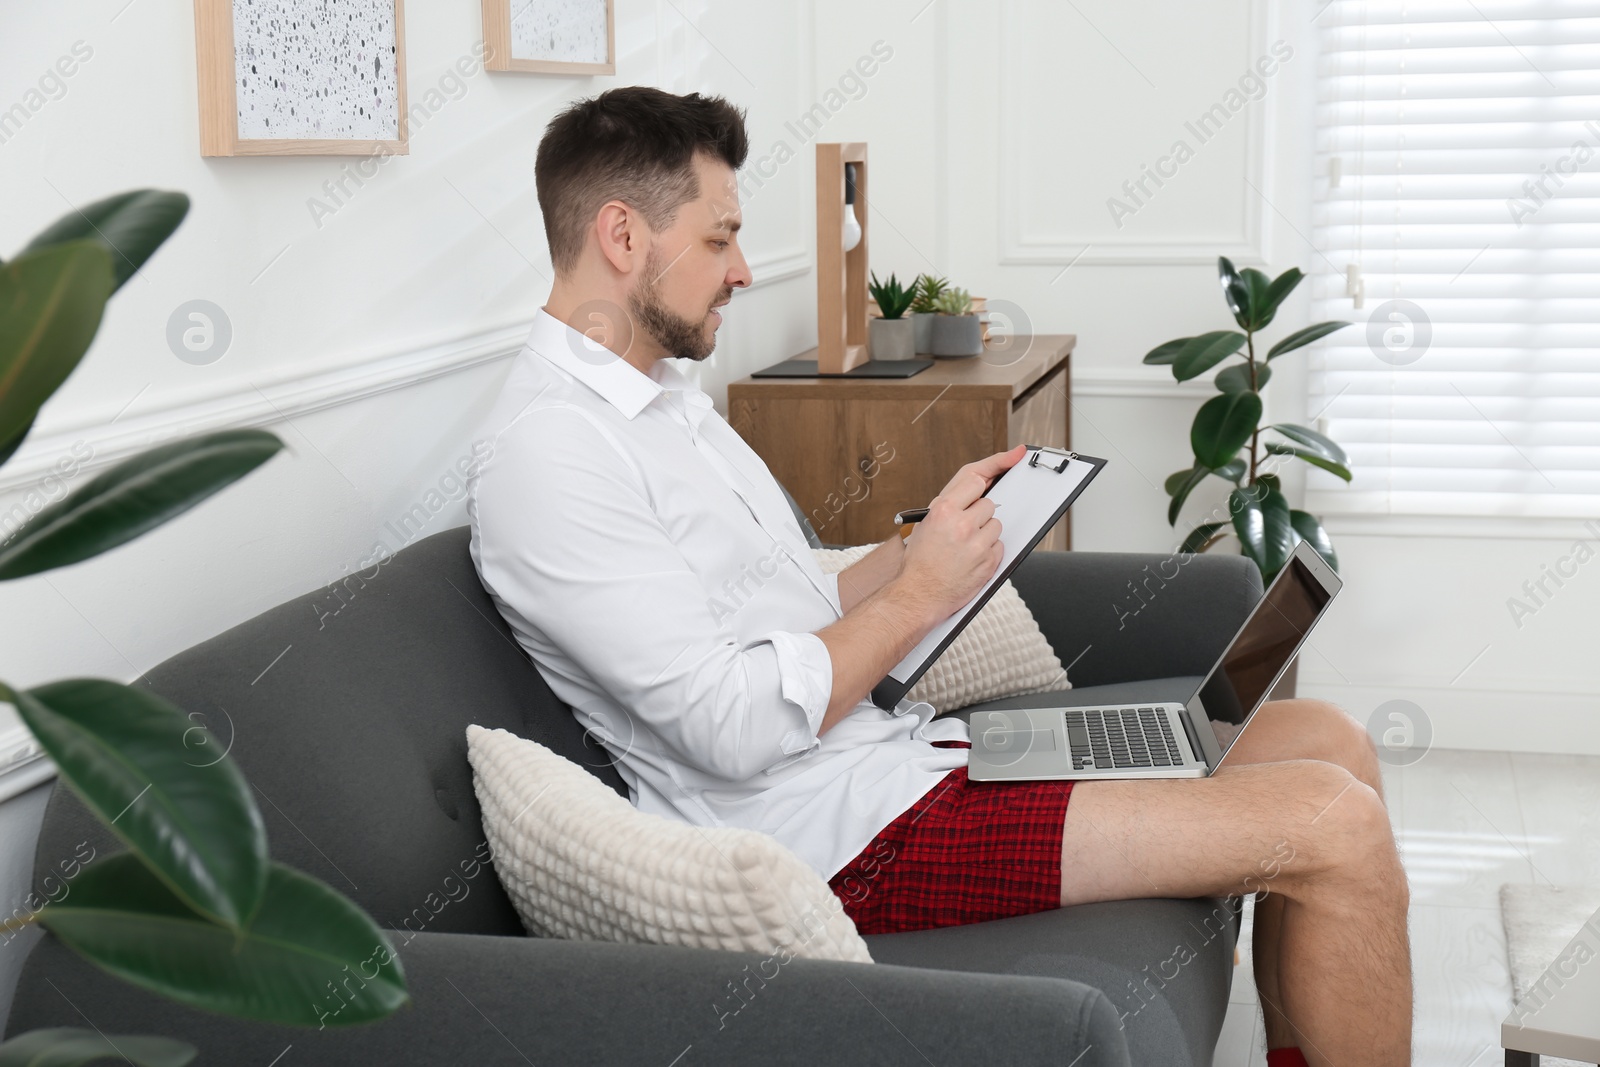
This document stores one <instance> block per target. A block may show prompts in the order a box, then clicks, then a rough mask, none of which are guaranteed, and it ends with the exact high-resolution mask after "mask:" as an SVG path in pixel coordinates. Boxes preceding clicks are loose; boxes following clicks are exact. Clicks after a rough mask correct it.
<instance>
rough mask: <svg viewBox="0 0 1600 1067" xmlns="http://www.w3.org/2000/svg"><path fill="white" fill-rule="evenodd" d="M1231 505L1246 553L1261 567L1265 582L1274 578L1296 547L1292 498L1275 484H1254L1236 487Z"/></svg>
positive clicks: (1236, 527) (1231, 495) (1230, 508)
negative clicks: (1288, 497) (1286, 496)
mask: <svg viewBox="0 0 1600 1067" xmlns="http://www.w3.org/2000/svg"><path fill="white" fill-rule="evenodd" d="M1228 507H1229V510H1231V511H1232V512H1233V529H1234V532H1235V533H1237V534H1238V535H1239V541H1240V544H1241V546H1242V548H1243V551H1244V554H1245V555H1246V556H1249V557H1250V558H1251V559H1252V560H1254V561H1255V564H1256V566H1257V567H1258V568H1260V570H1261V578H1262V580H1263V581H1267V582H1270V581H1272V579H1273V577H1275V576H1276V575H1277V573H1278V571H1280V570H1282V569H1283V565H1284V564H1285V563H1287V562H1288V560H1289V553H1290V552H1292V551H1293V550H1294V545H1295V532H1294V527H1293V526H1291V525H1290V523H1289V501H1288V500H1287V499H1286V498H1285V497H1284V495H1283V494H1282V493H1281V492H1279V491H1278V490H1277V489H1274V488H1272V487H1271V486H1266V485H1254V486H1245V487H1243V488H1241V489H1235V490H1234V491H1233V492H1232V493H1231V494H1230V495H1229V497H1228Z"/></svg>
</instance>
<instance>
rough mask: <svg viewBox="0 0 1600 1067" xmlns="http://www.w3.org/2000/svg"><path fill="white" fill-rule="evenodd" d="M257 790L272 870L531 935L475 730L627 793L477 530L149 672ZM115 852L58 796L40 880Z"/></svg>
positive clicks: (473, 927)
mask: <svg viewBox="0 0 1600 1067" xmlns="http://www.w3.org/2000/svg"><path fill="white" fill-rule="evenodd" d="M137 684H139V685H140V686H142V687H144V688H146V689H149V690H151V691H154V692H156V693H159V694H161V695H162V696H164V697H166V698H167V699H168V700H171V701H172V702H173V703H175V704H177V705H178V706H179V707H180V708H182V709H183V710H184V711H186V712H189V713H191V714H192V715H193V716H195V721H196V722H197V723H200V724H202V725H204V726H206V727H208V728H209V729H210V730H211V732H212V734H213V735H214V736H215V737H216V738H217V739H218V741H219V743H221V744H223V745H225V746H229V748H230V753H231V756H232V758H233V759H234V760H235V761H236V762H237V763H238V765H239V767H240V769H241V770H242V771H243V772H244V774H245V776H246V778H248V779H249V781H250V783H251V785H252V786H253V787H254V792H255V798H256V803H257V804H258V805H259V806H260V808H261V813H262V816H263V818H264V819H265V820H266V825H267V837H268V842H269V847H270V848H271V850H272V855H273V857H274V858H276V859H279V860H282V861H283V862H285V863H288V864H289V865H291V866H293V867H297V868H299V869H301V870H304V871H308V872H310V873H311V874H314V875H316V876H317V877H318V878H321V879H323V880H324V881H326V882H327V883H328V884H329V885H332V886H333V887H334V888H336V889H338V890H339V891H340V892H343V893H345V894H346V895H348V896H349V897H351V898H352V899H354V900H355V901H356V902H357V903H358V904H360V905H361V906H362V907H363V908H365V909H367V911H369V912H370V913H371V914H372V916H373V917H374V918H375V919H376V920H377V921H378V923H379V924H380V925H382V926H386V927H392V928H393V929H394V930H395V931H396V935H397V936H398V937H399V938H400V939H402V940H404V939H405V938H406V937H408V936H410V935H411V934H413V933H415V932H417V931H422V930H426V931H436V932H446V933H478V934H513V935H517V936H521V935H522V934H523V929H522V924H521V923H520V922H519V921H518V919H517V915H516V912H515V911H514V910H513V909H512V907H511V903H510V901H509V900H507V899H506V896H505V893H504V892H503V891H502V890H501V889H500V886H499V884H498V883H497V882H496V881H495V878H494V875H493V873H492V872H490V870H489V868H488V866H487V864H485V863H484V862H483V860H484V856H485V855H486V853H487V851H488V850H487V846H486V844H485V841H484V836H483V825H482V820H481V818H480V817H479V813H478V802H477V798H476V797H475V796H474V795H473V791H472V770H471V768H470V767H469V766H468V765H467V745H466V736H465V731H466V728H467V726H468V725H469V724H470V723H474V722H476V723H481V724H483V725H485V726H493V727H503V728H505V729H508V730H512V731H515V732H516V733H518V734H520V735H521V736H523V737H530V738H533V739H534V740H537V741H539V742H540V743H541V744H543V745H545V746H546V747H548V748H550V749H552V750H554V751H556V752H559V753H560V754H562V755H563V756H566V757H568V758H569V759H572V760H573V761H574V762H576V763H580V764H582V765H584V766H585V768H586V769H587V770H589V771H590V773H592V774H594V775H595V776H596V777H597V778H598V779H599V780H600V781H602V782H604V783H605V785H606V786H608V787H610V788H611V789H613V790H615V791H616V792H617V793H619V794H621V795H623V796H626V795H627V789H626V787H625V786H624V785H623V783H622V780H621V778H620V777H619V776H618V774H617V772H616V770H615V768H614V767H612V766H611V764H610V763H609V761H608V757H607V756H606V754H605V751H604V750H603V749H602V748H600V746H599V745H598V744H593V743H589V742H587V741H586V738H585V735H584V731H583V728H582V727H580V726H579V725H578V723H577V721H576V720H575V719H574V718H573V717H572V714H571V712H570V711H568V709H567V707H566V705H564V704H563V703H562V702H561V701H560V700H558V699H557V698H556V697H555V695H554V694H553V693H552V692H551V691H550V689H549V687H547V686H546V685H545V683H544V680H543V679H542V678H541V677H540V676H539V673H538V671H537V670H536V669H535V668H534V666H533V665H532V664H531V663H530V662H529V661H528V658H527V656H526V655H525V654H524V653H523V651H522V649H521V647H520V646H519V645H518V644H517V643H516V640H515V638H514V637H513V636H512V634H511V631H510V629H509V628H508V627H507V626H506V624H505V623H504V621H503V620H502V619H501V618H500V614H499V612H497V611H496V610H495V607H494V604H493V602H492V601H491V600H490V599H489V597H488V595H487V594H486V593H485V592H484V590H483V587H482V586H481V585H480V584H479V582H478V577H477V574H476V572H475V571H474V570H473V567H472V559H471V556H470V555H469V553H468V551H467V528H466V527H464V526H463V527H459V528H457V529H454V530H448V531H446V532H444V533H440V534H436V535H434V536H432V537H428V538H425V539H422V540H419V541H417V542H415V543H413V544H411V545H410V546H408V547H406V548H405V549H404V550H402V551H400V552H397V553H395V554H394V555H393V556H392V557H390V558H387V559H386V560H385V561H384V562H381V563H374V564H372V565H371V566H368V567H366V568H357V569H356V570H354V571H352V573H351V574H350V575H348V576H346V577H345V578H344V579H343V580H341V581H340V582H339V583H338V584H337V585H335V586H333V587H331V588H318V589H313V590H311V591H310V592H307V593H305V594H303V595H301V596H297V597H295V598H294V599H292V600H290V601H288V602H287V603H284V604H281V605H279V606H278V607H275V608H272V609H271V610H269V611H267V612H265V613H263V614H261V615H258V616H256V617H255V618H253V619H250V620H249V621H247V622H243V623H240V624H239V625H238V626H235V627H233V628H232V629H231V630H228V631H226V632H224V633H222V634H219V635H217V636H216V637H213V638H211V639H210V640H207V641H204V642H201V643H200V644H198V645H195V646H194V647H192V648H190V649H188V650H186V651H184V652H181V653H179V654H178V655H176V656H173V657H172V658H171V659H169V660H167V661H166V662H164V663H162V664H160V665H159V666H157V667H154V668H153V669H151V671H150V672H149V673H148V674H147V675H145V676H144V678H142V679H141V680H140V681H139V682H138V683H137ZM84 842H89V843H90V844H91V845H92V847H95V848H96V849H97V850H98V851H99V852H100V853H101V854H104V853H107V852H112V851H116V850H117V849H118V848H119V847H120V846H119V844H118V843H117V841H116V840H115V839H114V838H113V837H112V836H111V834H110V833H109V832H108V831H106V830H105V828H104V827H103V826H102V825H101V824H100V823H99V822H98V821H97V820H95V819H94V818H93V817H92V816H90V815H89V814H88V812H87V811H86V810H84V808H83V805H82V804H81V803H80V802H79V801H78V800H77V799H76V798H75V797H74V796H73V795H72V794H71V793H70V792H69V791H68V790H67V789H66V788H65V787H63V786H60V785H58V786H57V788H56V790H55V792H54V793H53V795H52V798H51V802H50V806H49V809H48V810H47V811H46V814H45V822H44V827H43V830H42V832H41V834H40V837H39V845H38V850H37V854H36V856H37V859H36V863H35V867H34V871H35V877H44V876H48V875H49V874H50V873H51V872H52V871H54V870H57V869H58V864H59V862H60V861H61V860H62V859H64V858H67V857H71V856H73V855H74V854H75V852H76V850H78V849H79V848H80V846H81V845H82V844H83V843H84Z"/></svg>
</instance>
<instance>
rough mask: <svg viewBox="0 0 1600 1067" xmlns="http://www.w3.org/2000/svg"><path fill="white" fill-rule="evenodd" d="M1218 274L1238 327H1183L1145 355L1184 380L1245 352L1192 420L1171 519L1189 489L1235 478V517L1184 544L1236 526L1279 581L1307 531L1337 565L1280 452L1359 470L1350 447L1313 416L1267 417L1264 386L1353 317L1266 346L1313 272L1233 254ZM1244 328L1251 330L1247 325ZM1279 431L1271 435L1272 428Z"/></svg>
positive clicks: (1200, 529)
mask: <svg viewBox="0 0 1600 1067" xmlns="http://www.w3.org/2000/svg"><path fill="white" fill-rule="evenodd" d="M1217 276H1218V280H1219V281H1220V282H1221V284H1222V294H1223V298H1224V299H1225V300H1226V301H1227V304H1228V310H1229V311H1231V312H1233V320H1234V322H1235V323H1237V324H1238V326H1239V329H1238V330H1214V331H1212V332H1210V333H1203V334H1200V335H1198V336H1195V337H1179V338H1177V339H1176V340H1172V341H1168V342H1166V343H1165V344H1162V345H1157V346H1156V347H1155V348H1153V349H1151V350H1150V352H1149V353H1148V354H1147V355H1146V356H1145V357H1144V361H1145V362H1146V363H1150V364H1159V365H1167V366H1170V367H1171V368H1172V376H1173V377H1174V378H1176V379H1177V380H1178V381H1180V382H1183V381H1188V380H1189V379H1191V378H1195V377H1198V376H1200V375H1201V374H1204V373H1205V372H1206V371H1208V370H1210V369H1211V368H1213V367H1215V366H1217V365H1218V364H1219V363H1224V362H1226V361H1228V360H1231V359H1234V358H1235V357H1237V358H1239V359H1240V360H1241V362H1237V363H1233V364H1232V365H1231V366H1227V367H1224V368H1223V369H1222V370H1220V371H1218V372H1217V375H1216V378H1215V382H1216V386H1217V390H1218V392H1219V395H1218V396H1214V397H1212V398H1211V399H1210V400H1207V401H1206V402H1205V403H1204V404H1202V405H1201V406H1200V410H1199V411H1198V412H1196V413H1195V417H1194V424H1193V425H1192V426H1191V427H1190V430H1189V443H1190V446H1191V447H1192V449H1193V451H1194V462H1193V464H1192V465H1191V466H1189V467H1187V468H1185V469H1184V470H1180V471H1175V472H1174V473H1173V474H1172V475H1171V476H1169V477H1168V478H1167V484H1166V490H1167V495H1168V496H1169V497H1171V498H1172V500H1171V502H1170V503H1169V504H1168V505H1167V523H1168V524H1169V525H1171V526H1176V525H1177V524H1178V515H1179V513H1180V512H1181V511H1182V510H1183V504H1184V501H1185V500H1187V499H1188V498H1189V494H1190V493H1192V492H1194V490H1195V488H1196V487H1197V486H1199V485H1200V484H1201V483H1202V482H1204V481H1205V480H1206V479H1207V478H1212V477H1216V478H1221V479H1223V480H1224V481H1228V482H1232V483H1233V490H1232V491H1231V492H1230V493H1229V494H1228V511H1229V514H1230V517H1229V518H1227V519H1223V520H1221V521H1216V520H1210V521H1206V522H1201V523H1198V524H1196V525H1195V527H1194V529H1192V530H1190V531H1189V533H1188V536H1186V537H1185V538H1184V540H1183V544H1182V545H1181V546H1180V547H1179V551H1180V552H1204V551H1205V550H1206V549H1208V548H1210V547H1211V546H1212V545H1214V544H1216V543H1217V542H1219V541H1221V540H1222V539H1223V538H1224V537H1226V536H1227V534H1228V532H1229V531H1230V528H1231V531H1232V533H1233V534H1234V535H1236V536H1237V537H1238V538H1239V542H1240V547H1241V550H1242V551H1243V553H1244V554H1245V555H1246V556H1248V557H1249V558H1250V559H1251V560H1253V561H1254V562H1255V564H1256V566H1257V567H1259V568H1260V570H1261V577H1262V580H1263V581H1268V582H1270V581H1271V580H1272V579H1273V577H1274V576H1275V575H1276V574H1277V573H1278V571H1279V570H1281V569H1282V568H1283V565H1284V564H1285V563H1287V562H1288V561H1289V554H1290V553H1291V552H1293V551H1294V546H1295V545H1296V544H1298V543H1299V542H1300V541H1301V540H1306V541H1309V542H1310V543H1311V547H1312V548H1314V549H1316V550H1317V552H1318V554H1319V555H1321V556H1322V557H1323V558H1324V559H1326V560H1327V561H1328V563H1329V565H1330V566H1332V567H1333V568H1334V569H1335V570H1337V569H1338V567H1339V557H1338V555H1337V554H1336V553H1335V552H1334V549H1333V542H1332V541H1331V540H1329V538H1328V533H1327V531H1326V530H1324V529H1323V527H1322V522H1321V520H1319V519H1318V518H1317V517H1316V516H1314V515H1312V514H1310V513H1309V512H1305V511H1300V510H1298V509H1296V508H1291V507H1290V506H1289V501H1288V498H1287V497H1285V496H1284V494H1283V483H1282V481H1281V480H1280V479H1279V477H1278V475H1277V474H1276V473H1275V468H1276V466H1277V465H1278V464H1279V463H1280V462H1285V461H1288V460H1301V461H1303V462H1306V463H1309V464H1311V465H1312V466H1314V467H1318V468H1321V469H1322V470H1325V471H1329V472H1330V473H1332V474H1334V475H1335V476H1337V477H1339V478H1343V479H1344V480H1345V481H1347V482H1348V481H1349V480H1350V477H1351V475H1350V468H1349V459H1348V458H1347V457H1346V456H1345V452H1344V449H1342V448H1340V447H1339V446H1338V445H1337V444H1335V443H1334V442H1333V441H1332V440H1330V439H1329V438H1328V437H1326V436H1324V435H1323V434H1320V433H1318V432H1317V431H1315V430H1313V429H1311V428H1310V427H1307V426H1299V425H1296V424H1294V423H1289V422H1277V423H1272V424H1270V425H1267V426H1262V425H1261V415H1262V402H1261V390H1262V389H1263V388H1265V386H1266V384H1267V382H1268V381H1269V380H1271V378H1272V362H1273V361H1274V360H1276V359H1278V358H1280V357H1282V356H1286V355H1288V354H1289V353H1290V352H1294V351H1297V350H1299V349H1301V348H1304V347H1305V346H1306V345H1309V344H1311V342H1313V341H1317V340H1320V339H1322V338H1324V337H1326V336H1328V335H1329V334H1331V333H1333V332H1334V331H1336V330H1342V329H1343V328H1344V327H1346V326H1348V325H1350V324H1349V323H1348V322H1319V323H1317V324H1316V325H1314V326H1307V327H1305V328H1304V329H1301V330H1296V331H1294V332H1293V333H1291V334H1289V336H1287V337H1285V338H1283V339H1282V340H1281V341H1279V342H1277V343H1276V344H1274V345H1273V346H1272V347H1271V348H1269V349H1267V351H1266V353H1265V354H1264V355H1259V356H1258V354H1257V350H1256V348H1257V342H1256V335H1257V334H1258V333H1259V332H1260V331H1261V330H1264V329H1266V327H1268V326H1270V325H1271V324H1272V319H1273V316H1274V315H1276V314H1277V311H1278V308H1279V306H1280V305H1281V304H1282V303H1283V301H1284V300H1285V299H1286V298H1287V297H1288V296H1289V294H1290V293H1292V292H1294V290H1295V287H1296V286H1298V285H1299V284H1300V282H1301V280H1302V279H1303V278H1304V275H1303V274H1302V273H1301V272H1300V269H1299V268H1298V267H1290V268H1289V269H1288V270H1286V271H1284V272H1283V273H1282V274H1280V275H1278V276H1277V277H1276V278H1268V277H1267V276H1266V275H1265V274H1263V273H1262V272H1261V271H1259V270H1255V269H1254V268H1250V267H1246V268H1245V269H1244V270H1242V271H1239V270H1235V269H1234V266H1233V264H1232V263H1230V262H1229V261H1228V258H1227V257H1226V256H1219V257H1218V259H1217ZM1241 331H1243V332H1241ZM1269 434H1271V435H1276V436H1267V435H1269Z"/></svg>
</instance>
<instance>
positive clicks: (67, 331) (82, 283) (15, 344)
mask: <svg viewBox="0 0 1600 1067" xmlns="http://www.w3.org/2000/svg"><path fill="white" fill-rule="evenodd" d="M110 296H111V257H110V255H108V254H107V252H106V250H105V249H104V248H102V247H100V246H99V245H97V244H95V243H94V242H92V241H73V242H71V243H69V244H64V245H57V246H56V247H54V248H45V249H41V250H40V251H38V252H30V253H29V254H27V255H25V256H21V257H20V258H17V259H13V260H12V261H11V262H10V263H7V264H6V265H5V266H4V267H3V268H0V441H12V440H14V439H16V437H17V436H18V435H19V434H22V433H24V432H26V430H27V428H28V424H29V423H31V422H33V417H34V415H35V413H37V412H38V410H39V406H40V405H41V404H43V403H44V402H45V401H46V400H49V399H50V396H51V394H52V393H54V392H55V391H56V390H57V389H58V388H60V386H61V383H62V382H64V381H66V380H67V375H69V374H71V373H72V369H73V368H74V367H76V366H77V365H78V361H79V360H81V359H82V358H83V354H84V353H85V352H87V351H88V350H89V344H90V342H92V341H93V340H94V335H95V331H96V330H98V329H99V328H100V315H101V313H102V312H104V311H105V305H106V300H107V299H108V298H109V297H110Z"/></svg>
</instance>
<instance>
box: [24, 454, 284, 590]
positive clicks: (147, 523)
mask: <svg viewBox="0 0 1600 1067" xmlns="http://www.w3.org/2000/svg"><path fill="white" fill-rule="evenodd" d="M282 447H283V442H281V441H279V440H278V439H277V438H276V437H274V436H273V435H272V434H270V433H267V432H266V431H265V430H222V431H219V432H217V433H212V434H207V435H205V436H204V437H195V438H190V439H188V440H183V441H173V442H171V443H170V444H165V445H160V446H158V447H156V448H152V449H149V450H148V451H145V452H141V453H139V454H138V455H137V456H133V457H131V458H129V459H126V460H123V461H122V462H121V463H119V464H117V465H116V466H115V467H112V468H111V469H110V470H107V471H105V472H103V473H101V474H99V475H96V476H95V477H94V478H93V479H91V480H90V481H88V482H86V483H84V484H83V485H81V486H79V487H78V488H77V489H75V490H73V491H72V492H71V493H69V494H67V496H65V497H63V498H62V499H61V500H59V501H57V502H56V503H54V504H52V505H50V506H49V507H47V508H45V509H44V510H43V511H41V512H39V514H38V515H36V516H34V517H33V519H32V520H31V521H30V522H28V523H27V524H26V525H25V526H23V527H22V528H21V529H19V530H17V531H16V533H14V534H12V535H11V536H10V537H8V538H7V539H6V540H5V541H4V542H0V581H6V580H9V579H12V578H22V577H24V576H26V575H29V574H38V573H39V572H40V571H47V570H51V569H53V568H56V567H65V566H67V565H68V564H71V563H77V562H79V561H81V560H86V559H88V558H90V557H91V556H96V555H99V554H100V553H101V552H105V551H106V550H108V549H112V548H115V547H117V546H118V545H121V544H124V543H126V542H128V541H131V540H133V539H134V538H135V537H138V536H139V535H140V534H142V533H145V532H147V531H149V530H152V529H154V528H155V527H157V526H160V525H161V524H162V523H164V522H166V521H167V520H168V519H171V518H174V517H176V516H178V515H181V514H183V513H184V512H185V511H188V510H189V509H190V508H192V507H194V506H195V505H196V504H198V503H200V501H202V500H204V499H205V498H206V497H208V496H210V495H211V494H213V493H215V492H217V491H219V490H221V489H223V488H226V487H227V486H228V485H230V484H232V483H233V482H235V481H238V480H239V479H240V478H242V477H244V476H245V475H246V474H249V473H250V472H251V471H253V470H255V469H256V468H257V467H259V466H260V465H261V464H263V463H265V462H266V461H267V460H268V459H270V458H272V456H273V455H274V454H275V453H276V452H277V451H278V450H279V449H280V448H282Z"/></svg>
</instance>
